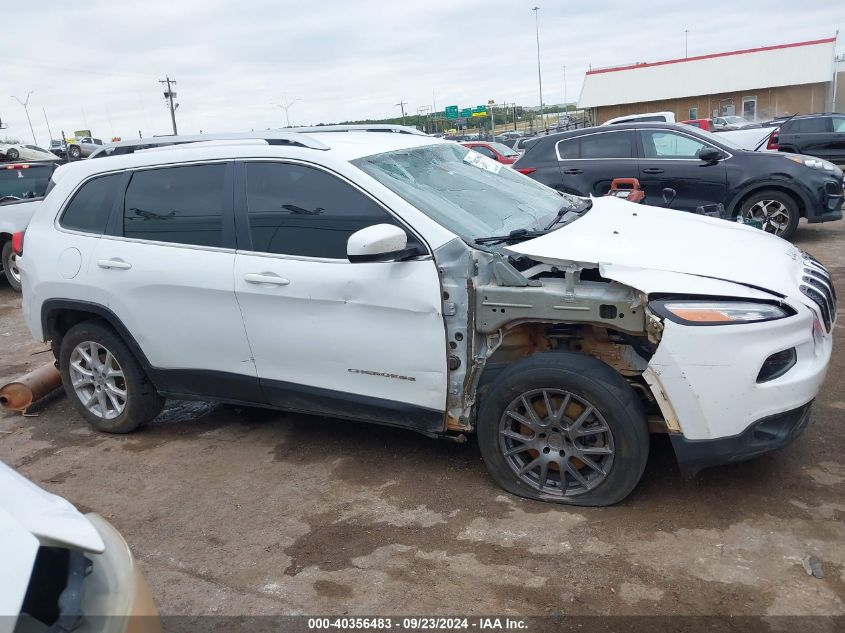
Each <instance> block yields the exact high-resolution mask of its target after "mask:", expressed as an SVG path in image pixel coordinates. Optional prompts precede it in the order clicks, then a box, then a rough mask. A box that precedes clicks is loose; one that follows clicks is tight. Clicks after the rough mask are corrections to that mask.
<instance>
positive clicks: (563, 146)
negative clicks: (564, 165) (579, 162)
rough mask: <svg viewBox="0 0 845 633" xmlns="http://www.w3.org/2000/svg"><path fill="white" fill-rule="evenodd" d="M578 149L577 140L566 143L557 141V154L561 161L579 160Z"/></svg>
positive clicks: (579, 145) (579, 153)
mask: <svg viewBox="0 0 845 633" xmlns="http://www.w3.org/2000/svg"><path fill="white" fill-rule="evenodd" d="M580 147H581V144H580V143H579V141H578V139H577V138H573V139H570V140H568V141H558V144H557V153H558V154H559V155H560V159H561V160H567V159H568V158H580V157H581V152H580V151H579V148H580Z"/></svg>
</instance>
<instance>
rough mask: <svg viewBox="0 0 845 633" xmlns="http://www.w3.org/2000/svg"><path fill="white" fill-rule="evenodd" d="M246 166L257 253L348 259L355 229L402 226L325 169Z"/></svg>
mask: <svg viewBox="0 0 845 633" xmlns="http://www.w3.org/2000/svg"><path fill="white" fill-rule="evenodd" d="M245 169H246V195H247V215H248V218H249V230H250V235H251V236H252V250H254V251H259V252H262V253H277V254H281V255H300V256H305V257H327V258H331V259H346V241H347V240H348V239H349V236H350V235H352V234H353V233H354V232H355V231H358V230H360V229H363V228H365V227H368V226H372V225H373V224H396V221H395V220H394V219H393V217H392V216H391V215H390V214H389V213H387V212H386V211H385V210H384V209H382V208H381V207H380V206H379V205H377V204H376V203H375V202H373V201H372V200H370V199H369V198H368V197H366V196H365V195H364V194H362V193H361V192H360V191H358V190H357V189H355V188H354V187H352V186H350V185H348V184H346V183H345V182H343V181H342V180H340V179H339V178H337V177H335V176H333V175H331V174H328V173H326V172H324V171H321V170H319V169H315V168H313V167H305V166H303V165H285V164H279V163H252V162H250V163H246V164H245ZM408 242H409V246H410V245H411V242H412V237H411V236H410V235H409V236H408Z"/></svg>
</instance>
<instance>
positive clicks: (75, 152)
mask: <svg viewBox="0 0 845 633" xmlns="http://www.w3.org/2000/svg"><path fill="white" fill-rule="evenodd" d="M67 153H68V156H70V157H71V158H72V159H73V160H77V159H78V158H80V157H81V156H82V150H81V149H80V147H79V146H78V145H71V146H70V147H68V148H67Z"/></svg>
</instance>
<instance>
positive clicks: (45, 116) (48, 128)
mask: <svg viewBox="0 0 845 633" xmlns="http://www.w3.org/2000/svg"><path fill="white" fill-rule="evenodd" d="M41 111H42V112H43V113H44V123H46V124H47V134H49V135H50V141H52V140H53V130H51V129H50V121H48V120H47V110H46V109H45V108H44V106H41ZM62 140H64V139H62ZM48 145H49V143H48ZM48 149H49V148H48Z"/></svg>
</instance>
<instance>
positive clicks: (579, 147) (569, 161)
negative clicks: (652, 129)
mask: <svg viewBox="0 0 845 633" xmlns="http://www.w3.org/2000/svg"><path fill="white" fill-rule="evenodd" d="M555 151H556V154H557V159H558V167H559V168H560V173H561V183H562V187H561V189H562V190H563V191H567V192H569V193H574V194H577V195H581V196H587V195H593V196H603V195H605V194H606V193H607V192H608V191H609V190H610V183H611V182H613V180H614V179H615V178H636V177H637V158H636V151H635V141H634V132H633V131H632V130H613V131H607V132H595V133H592V134H586V135H583V136H576V137H569V138H565V139H562V140H560V141H558V142H557V143H556V149H555Z"/></svg>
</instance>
